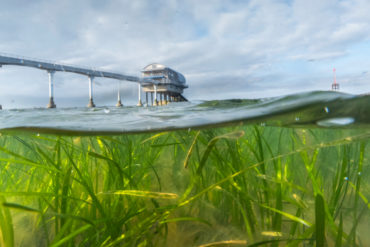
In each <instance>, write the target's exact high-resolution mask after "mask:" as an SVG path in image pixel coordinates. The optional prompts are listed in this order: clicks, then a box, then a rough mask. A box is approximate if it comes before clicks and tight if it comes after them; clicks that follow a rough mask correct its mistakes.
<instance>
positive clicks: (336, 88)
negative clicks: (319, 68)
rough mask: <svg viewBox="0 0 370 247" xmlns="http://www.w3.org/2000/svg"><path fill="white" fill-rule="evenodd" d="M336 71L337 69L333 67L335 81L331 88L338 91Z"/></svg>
mask: <svg viewBox="0 0 370 247" xmlns="http://www.w3.org/2000/svg"><path fill="white" fill-rule="evenodd" d="M335 71H336V69H335V68H333V74H334V81H333V84H331V90H334V91H337V90H339V83H337V78H336V75H335Z"/></svg>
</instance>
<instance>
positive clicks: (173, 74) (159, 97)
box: [139, 63, 188, 105]
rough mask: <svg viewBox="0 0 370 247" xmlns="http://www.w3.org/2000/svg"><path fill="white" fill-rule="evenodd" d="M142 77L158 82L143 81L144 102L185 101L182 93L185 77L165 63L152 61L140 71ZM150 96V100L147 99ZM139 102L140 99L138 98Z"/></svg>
mask: <svg viewBox="0 0 370 247" xmlns="http://www.w3.org/2000/svg"><path fill="white" fill-rule="evenodd" d="M141 72H142V78H143V79H144V80H145V79H149V80H153V81H156V82H158V83H156V84H153V83H147V84H146V83H143V84H142V85H141V86H142V89H143V91H144V92H145V99H146V104H147V105H149V103H151V104H152V105H165V104H167V103H168V102H180V101H187V99H186V98H185V97H184V96H183V95H182V93H183V91H184V89H185V88H188V86H187V85H186V80H185V77H184V76H183V75H182V74H181V73H179V72H177V71H175V70H173V69H171V68H168V67H166V66H165V65H162V64H158V63H153V64H149V65H148V66H146V67H145V68H144V69H143V70H142V71H141ZM149 96H150V102H149V101H148V100H149ZM139 104H141V101H140V100H139Z"/></svg>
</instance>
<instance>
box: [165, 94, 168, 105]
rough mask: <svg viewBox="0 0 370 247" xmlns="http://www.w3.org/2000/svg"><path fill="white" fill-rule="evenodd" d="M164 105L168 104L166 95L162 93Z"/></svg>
mask: <svg viewBox="0 0 370 247" xmlns="http://www.w3.org/2000/svg"><path fill="white" fill-rule="evenodd" d="M164 104H165V105H167V104H168V93H164Z"/></svg>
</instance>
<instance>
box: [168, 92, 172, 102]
mask: <svg viewBox="0 0 370 247" xmlns="http://www.w3.org/2000/svg"><path fill="white" fill-rule="evenodd" d="M168 102H172V96H171V93H168Z"/></svg>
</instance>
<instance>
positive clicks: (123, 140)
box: [0, 92, 370, 246]
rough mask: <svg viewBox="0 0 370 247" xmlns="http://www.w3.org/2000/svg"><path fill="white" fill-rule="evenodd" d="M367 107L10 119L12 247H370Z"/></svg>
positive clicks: (191, 107)
mask: <svg viewBox="0 0 370 247" xmlns="http://www.w3.org/2000/svg"><path fill="white" fill-rule="evenodd" d="M369 103H370V96H366V95H360V96H358V95H357V96H355V95H348V94H343V93H337V92H309V93H303V94H296V95H290V96H284V97H277V98H268V99H254V100H248V99H237V100H223V101H198V102H182V103H170V104H168V105H165V106H160V107H152V106H148V107H122V108H115V107H97V108H91V109H89V108H60V109H59V108H57V109H10V110H2V111H1V112H0V129H1V136H0V178H1V184H0V201H1V205H0V233H1V234H0V236H1V238H0V243H1V244H2V246H51V245H54V246H248V245H252V244H269V245H270V246H286V245H290V246H311V245H315V244H317V245H319V244H320V243H325V244H327V245H329V246H335V245H338V246H340V244H342V246H356V245H357V246H368V245H369V244H370V239H369V236H368V234H367V232H368V231H369V229H370V224H369V215H370V214H369V210H370V209H369V208H370V204H369V201H368V200H370V183H369V182H368V181H370V180H369V178H370V164H369V148H370V147H369V143H368V142H369V134H370V130H369V126H370V125H369V124H370V121H369V116H370V112H369V107H368V105H369ZM256 246H258V245H256Z"/></svg>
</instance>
